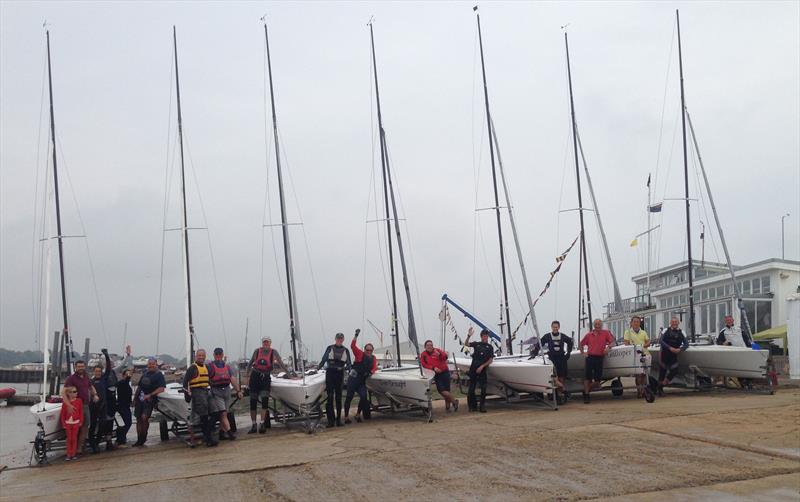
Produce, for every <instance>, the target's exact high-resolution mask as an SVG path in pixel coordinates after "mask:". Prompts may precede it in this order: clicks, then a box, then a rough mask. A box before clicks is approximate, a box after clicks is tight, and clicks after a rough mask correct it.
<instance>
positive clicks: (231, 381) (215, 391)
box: [209, 347, 242, 441]
mask: <svg viewBox="0 0 800 502" xmlns="http://www.w3.org/2000/svg"><path fill="white" fill-rule="evenodd" d="M210 369H211V375H210V376H209V378H210V383H211V401H210V408H211V409H210V410H209V411H210V413H211V420H212V423H213V420H214V419H215V418H217V419H219V439H220V440H224V439H230V440H231V441H233V440H234V439H236V435H235V434H234V433H233V431H232V430H231V423H230V421H229V420H228V410H229V409H230V407H231V385H233V388H234V390H235V391H236V394H237V396H238V397H239V399H241V398H242V388H241V387H240V386H239V381H238V380H237V379H236V376H235V375H234V374H233V368H231V367H230V366H228V363H226V362H225V352H224V351H223V350H222V348H221V347H217V348H216V349H214V360H213V361H211V365H210ZM215 415H216V417H215Z"/></svg>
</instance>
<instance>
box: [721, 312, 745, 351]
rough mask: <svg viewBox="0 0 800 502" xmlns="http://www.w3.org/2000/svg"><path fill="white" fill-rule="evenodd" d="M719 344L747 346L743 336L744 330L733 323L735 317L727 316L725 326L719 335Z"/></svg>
mask: <svg viewBox="0 0 800 502" xmlns="http://www.w3.org/2000/svg"><path fill="white" fill-rule="evenodd" d="M717 345H732V346H734V347H747V344H745V343H744V338H743V337H742V330H740V329H739V328H737V327H736V326H734V325H733V317H731V316H729V315H726V316H725V327H724V328H722V329H721V330H720V332H719V335H718V336H717Z"/></svg>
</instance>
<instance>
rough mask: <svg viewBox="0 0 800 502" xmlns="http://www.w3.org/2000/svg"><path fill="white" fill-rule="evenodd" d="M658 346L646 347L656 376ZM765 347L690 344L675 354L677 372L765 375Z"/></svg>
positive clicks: (724, 375) (733, 375) (741, 375)
mask: <svg viewBox="0 0 800 502" xmlns="http://www.w3.org/2000/svg"><path fill="white" fill-rule="evenodd" d="M660 349H661V347H659V346H655V347H653V348H651V349H650V351H651V352H652V354H653V361H654V362H655V364H654V365H653V368H652V370H651V374H652V375H653V376H654V377H658V370H659V364H658V362H659V360H660V359H659V356H660V353H661V350H660ZM768 357H769V351H767V350H753V349H751V348H749V347H733V346H730V345H690V346H689V348H688V349H686V350H685V351H684V352H681V353H680V354H678V374H695V373H697V372H698V371H699V372H700V373H701V374H703V375H708V376H712V377H736V378H755V379H758V378H766V377H767V358H768ZM695 368H696V370H697V371H695Z"/></svg>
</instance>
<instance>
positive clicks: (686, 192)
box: [675, 10, 695, 342]
mask: <svg viewBox="0 0 800 502" xmlns="http://www.w3.org/2000/svg"><path fill="white" fill-rule="evenodd" d="M675 21H676V22H677V29H678V68H679V70H680V74H681V127H682V134H683V187H684V197H685V200H684V202H685V203H686V251H687V255H688V261H687V265H686V273H687V275H688V276H689V336H690V338H691V340H692V342H694V341H695V331H694V277H692V276H693V275H694V274H693V272H694V270H693V269H694V267H693V266H692V222H691V218H690V215H691V211H690V209H689V159H688V155H687V144H686V98H685V95H684V91H683V52H682V50H681V16H680V13H679V12H678V10H675Z"/></svg>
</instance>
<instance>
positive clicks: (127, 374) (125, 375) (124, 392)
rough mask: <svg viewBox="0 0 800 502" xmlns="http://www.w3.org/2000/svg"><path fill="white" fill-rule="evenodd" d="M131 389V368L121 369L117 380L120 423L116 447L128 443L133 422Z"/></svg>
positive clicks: (125, 445) (121, 446) (122, 446)
mask: <svg viewBox="0 0 800 502" xmlns="http://www.w3.org/2000/svg"><path fill="white" fill-rule="evenodd" d="M132 401H133V389H132V388H131V370H130V369H129V368H125V369H124V370H122V378H121V379H120V381H119V382H117V412H118V413H119V416H120V417H121V418H122V425H120V426H118V427H117V448H126V447H127V444H128V431H129V430H130V428H131V425H132V424H133V420H132V419H131V402H132Z"/></svg>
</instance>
